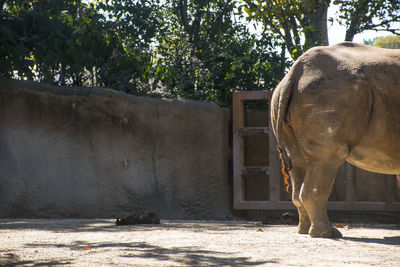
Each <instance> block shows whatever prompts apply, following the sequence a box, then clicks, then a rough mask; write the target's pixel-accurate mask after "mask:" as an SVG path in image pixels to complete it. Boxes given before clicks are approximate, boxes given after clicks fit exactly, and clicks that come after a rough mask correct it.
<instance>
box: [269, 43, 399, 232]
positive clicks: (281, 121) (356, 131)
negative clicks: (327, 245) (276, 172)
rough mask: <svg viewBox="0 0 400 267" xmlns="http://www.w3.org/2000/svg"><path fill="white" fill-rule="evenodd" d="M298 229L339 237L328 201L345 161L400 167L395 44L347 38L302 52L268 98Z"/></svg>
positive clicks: (390, 170)
mask: <svg viewBox="0 0 400 267" xmlns="http://www.w3.org/2000/svg"><path fill="white" fill-rule="evenodd" d="M270 113H271V126H272V130H273V133H274V135H275V137H276V139H277V144H278V149H279V150H280V151H281V154H282V159H283V162H284V165H285V166H286V169H287V170H288V173H289V176H290V181H291V186H292V202H293V204H294V205H295V206H296V208H297V210H298V213H299V225H298V233H300V234H309V235H310V236H311V237H328V238H338V237H341V236H342V235H341V233H340V231H339V230H337V229H336V228H334V227H332V226H331V224H330V222H329V219H328V215H327V202H328V198H329V195H330V193H331V191H332V187H333V184H334V180H335V177H336V174H337V171H338V168H339V167H340V165H341V164H343V163H344V162H346V161H347V162H348V163H350V164H353V165H355V166H357V167H359V168H361V169H365V170H368V171H372V172H377V173H383V174H399V173H400V50H396V49H383V48H377V47H373V46H368V45H362V44H357V43H352V42H343V43H339V44H335V45H331V46H319V47H313V48H311V49H309V50H307V51H306V52H305V53H304V54H303V55H301V56H300V57H299V58H298V59H297V60H296V62H295V63H294V64H293V66H292V68H291V69H290V71H289V72H288V74H287V75H286V76H285V77H284V78H283V79H282V81H281V82H280V83H279V84H278V86H277V87H276V88H275V90H274V92H273V94H272V97H271V107H270Z"/></svg>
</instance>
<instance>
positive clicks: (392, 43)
mask: <svg viewBox="0 0 400 267" xmlns="http://www.w3.org/2000/svg"><path fill="white" fill-rule="evenodd" d="M374 46H377V47H381V48H390V49H400V36H399V35H390V36H385V37H379V38H378V39H377V40H376V42H375V43H374Z"/></svg>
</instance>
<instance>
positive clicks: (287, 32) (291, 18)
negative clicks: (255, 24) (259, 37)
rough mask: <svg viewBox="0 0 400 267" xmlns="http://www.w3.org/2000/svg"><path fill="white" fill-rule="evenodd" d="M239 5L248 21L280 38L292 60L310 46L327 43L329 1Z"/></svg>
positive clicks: (246, 2) (280, 0) (277, 0)
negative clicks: (260, 24)
mask: <svg viewBox="0 0 400 267" xmlns="http://www.w3.org/2000/svg"><path fill="white" fill-rule="evenodd" d="M243 2H244V6H243V7H244V10H245V11H246V13H247V14H248V16H249V19H250V20H256V21H259V22H261V23H262V24H263V26H264V28H265V29H266V30H268V31H272V32H273V33H275V34H276V35H277V37H278V38H280V39H282V40H283V41H284V43H285V46H286V49H287V50H288V52H289V53H290V55H291V56H292V58H297V57H298V56H300V55H301V54H302V53H303V52H304V51H305V50H307V49H308V48H310V47H313V46H316V45H327V44H328V32H327V12H328V6H329V3H330V0H305V1H300V0H288V1H284V0H275V1H271V0H270V1H259V0H257V1H253V0H244V1H243ZM303 36H304V40H302V39H303Z"/></svg>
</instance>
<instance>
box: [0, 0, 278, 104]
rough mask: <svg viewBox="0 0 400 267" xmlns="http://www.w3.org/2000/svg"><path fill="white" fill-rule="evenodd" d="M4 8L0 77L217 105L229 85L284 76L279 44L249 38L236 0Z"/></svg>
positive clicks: (118, 0)
mask: <svg viewBox="0 0 400 267" xmlns="http://www.w3.org/2000/svg"><path fill="white" fill-rule="evenodd" d="M88 2H89V3H88ZM0 8H1V9H0V20H1V23H0V36H2V38H1V39H0V76H6V77H13V78H19V79H30V80H37V81H40V82H44V83H50V84H55V85H72V86H82V85H84V86H106V87H110V88H113V89H116V90H123V91H126V92H128V93H132V94H136V95H146V94H153V93H161V94H163V95H167V96H171V97H188V98H194V99H200V100H208V101H214V102H215V103H218V104H219V105H223V106H229V105H230V103H231V94H232V91H234V90H268V89H272V88H273V87H274V86H275V85H276V84H277V83H278V81H279V80H280V79H281V78H282V76H283V70H284V67H285V62H284V61H282V60H281V57H280V55H278V53H277V51H276V49H275V47H276V46H280V45H281V44H280V43H279V42H277V41H274V39H273V38H272V37H271V36H270V35H269V34H267V33H266V32H264V33H262V34H259V35H255V34H251V33H250V32H249V31H248V29H247V27H246V25H245V24H244V22H242V21H241V20H240V18H239V17H238V15H237V14H236V15H235V14H234V12H235V10H237V2H236V1H229V0H228V1H221V0H219V1H203V0H191V1H187V0H184V1H172V0H164V1H151V0H136V1H124V0H97V1H91V2H90V1H79V0H77V1H70V0H40V1H39V0H36V1H25V0H3V1H0Z"/></svg>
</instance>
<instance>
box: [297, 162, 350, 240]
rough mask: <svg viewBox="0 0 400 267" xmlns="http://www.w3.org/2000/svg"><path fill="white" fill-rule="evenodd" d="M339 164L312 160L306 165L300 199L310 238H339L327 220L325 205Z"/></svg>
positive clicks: (339, 234)
mask: <svg viewBox="0 0 400 267" xmlns="http://www.w3.org/2000/svg"><path fill="white" fill-rule="evenodd" d="M339 166H340V163H336V164H334V163H332V162H329V161H318V160H314V161H312V162H309V163H308V164H307V168H306V175H305V179H304V184H303V186H302V188H301V192H300V199H301V202H302V203H303V205H304V208H305V209H306V211H307V214H308V216H309V217H310V220H311V228H310V231H309V234H310V235H311V236H312V237H330V238H332V237H333V238H337V237H341V236H342V235H341V233H340V232H339V231H338V230H337V229H336V228H333V227H332V226H331V225H330V223H329V220H328V215H327V203H328V198H329V195H330V193H331V191H332V187H333V183H334V181H335V177H336V173H337V170H338V168H339Z"/></svg>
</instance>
